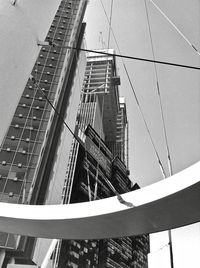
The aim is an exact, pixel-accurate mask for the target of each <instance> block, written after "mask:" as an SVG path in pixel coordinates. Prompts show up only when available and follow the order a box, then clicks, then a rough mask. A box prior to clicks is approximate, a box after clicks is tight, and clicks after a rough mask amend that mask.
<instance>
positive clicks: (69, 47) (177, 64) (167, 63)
mask: <svg viewBox="0 0 200 268" xmlns="http://www.w3.org/2000/svg"><path fill="white" fill-rule="evenodd" d="M63 48H68V49H74V50H79V51H85V52H93V53H96V54H100V55H105V56H112V57H118V58H124V59H130V60H137V61H144V62H151V63H158V64H163V65H169V66H174V67H181V68H188V69H194V70H200V67H197V66H192V65H185V64H179V63H172V62H166V61H158V60H151V59H147V58H140V57H134V56H128V55H122V54H116V53H113V54H112V53H109V52H104V51H98V50H92V49H85V48H78V47H72V46H64V47H63Z"/></svg>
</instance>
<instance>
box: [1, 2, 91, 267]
mask: <svg viewBox="0 0 200 268" xmlns="http://www.w3.org/2000/svg"><path fill="white" fill-rule="evenodd" d="M86 4H87V1H86V0H73V1H72V0H62V1H61V2H60V5H59V8H58V10H57V12H56V15H55V17H54V19H53V21H52V24H51V27H50V29H49V31H48V34H47V37H46V39H45V41H44V42H42V43H38V45H40V46H41V50H40V54H39V56H38V59H37V61H36V63H35V65H34V68H33V70H32V79H29V81H28V82H27V84H26V87H25V89H24V92H23V94H22V96H21V99H20V101H19V103H18V106H17V108H16V111H15V113H14V116H13V118H12V122H11V125H10V126H9V129H8V131H7V133H6V136H5V137H4V140H3V143H2V144H1V151H0V163H1V165H0V201H1V202H11V203H23V204H45V203H60V202H61V193H62V187H63V182H64V179H65V172H66V170H65V166H61V162H62V161H63V162H64V161H67V159H68V153H67V152H68V151H69V147H70V145H71V140H70V138H72V136H71V134H69V132H67V131H66V129H64V128H63V122H62V120H61V119H60V118H61V117H62V118H63V119H65V120H67V122H68V124H69V126H70V127H71V128H72V129H73V128H74V126H75V115H76V112H77V108H78V102H79V91H80V84H82V80H83V74H84V69H85V56H84V55H83V54H79V53H78V52H76V51H74V50H70V49H68V46H77V47H81V46H82V40H83V34H84V28H85V25H84V24H82V20H83V15H84V11H85V8H86ZM55 110H56V111H57V112H55ZM57 113H59V114H60V117H58V115H57ZM66 136H67V138H66ZM69 137H70V138H69ZM63 148H65V152H64V151H63V150H64V149H63ZM42 244H45V242H44V241H43V240H40V239H34V238H28V237H22V236H18V235H12V234H5V233H0V253H1V254H0V265H1V266H2V267H6V265H7V263H9V262H12V263H16V264H18V263H20V264H34V263H36V264H39V265H40V263H41V260H39V257H38V252H39V251H40V250H41V248H45V245H43V247H42V246H41V245H42ZM48 245H49V242H47V241H46V248H48ZM44 254H45V250H44V253H42V252H41V258H43V256H44Z"/></svg>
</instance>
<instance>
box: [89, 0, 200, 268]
mask: <svg viewBox="0 0 200 268" xmlns="http://www.w3.org/2000/svg"><path fill="white" fill-rule="evenodd" d="M102 3H103V5H104V8H105V10H106V12H107V16H108V18H110V7H111V0H90V1H89V4H88V7H87V10H86V16H85V21H86V22H87V27H86V35H85V37H86V46H87V48H88V49H97V48H105V47H107V45H108V35H109V24H108V21H107V19H106V16H105V13H104V10H103V8H102ZM154 3H155V4H156V5H158V6H159V8H160V9H161V10H162V11H163V12H164V13H165V14H166V15H167V16H168V17H169V18H170V20H171V21H172V22H173V23H174V24H175V25H176V27H178V29H179V30H180V31H181V32H182V33H183V34H184V36H185V37H187V39H188V40H189V41H190V43H191V44H193V45H194V46H195V47H196V48H197V49H198V50H200V42H199V36H200V23H199V21H200V2H199V1H198V0H192V1H187V0H168V1H165V0H155V1H154ZM146 4H147V10H148V16H149V21H150V28H151V36H152V41H153V49H154V54H155V58H156V60H159V61H167V62H173V63H179V64H184V65H192V66H200V56H199V55H198V54H197V53H196V52H195V50H194V49H193V48H192V47H191V46H190V45H189V44H188V43H187V42H186V41H185V40H184V39H183V37H182V36H181V35H180V34H179V33H178V32H177V31H176V30H175V29H174V27H173V26H172V25H170V23H169V22H168V21H167V20H166V18H164V16H163V15H162V14H161V13H160V12H159V11H158V10H157V9H156V8H155V6H154V5H153V4H152V2H151V1H150V0H146ZM111 26H112V29H113V31H114V33H115V37H116V39H117V42H118V46H119V48H120V51H121V54H122V55H129V56H134V57H141V58H148V59H153V55H152V46H151V41H150V33H149V28H148V23H147V14H146V11H145V0H113V11H112V21H111ZM110 47H111V48H114V49H115V50H116V53H119V51H118V50H117V46H116V44H115V41H114V39H113V37H112V34H111V38H110ZM125 65H126V67H127V69H128V72H129V75H130V78H131V81H132V84H133V86H134V90H135V92H136V95H137V98H138V100H139V103H140V108H141V110H142V113H143V115H144V118H145V120H146V122H147V125H148V128H149V131H150V133H151V137H152V140H153V143H154V145H155V148H156V151H157V152H158V154H159V157H160V159H161V162H162V164H163V166H164V169H165V172H166V173H167V176H169V169H168V163H167V152H166V142H165V137H164V130H163V121H162V117H161V108H160V104H159V97H158V93H157V87H156V83H157V80H156V76H155V69H154V65H153V64H152V63H145V62H139V61H135V60H127V59H126V60H125ZM117 66H118V74H119V75H120V77H121V86H120V95H121V96H124V97H125V98H126V105H127V113H128V121H129V158H130V160H129V168H130V171H131V179H132V180H133V181H134V182H137V183H139V185H140V186H141V187H143V186H146V185H149V184H151V183H153V182H156V181H158V180H161V179H163V177H162V174H161V171H160V168H159V165H158V161H157V158H156V156H155V150H154V148H153V146H152V142H151V140H150V138H149V134H148V132H147V129H146V127H145V124H144V121H143V119H142V116H141V113H140V111H139V109H138V105H137V103H136V101H135V98H134V95H133V92H132V90H131V87H130V84H129V82H128V79H127V77H126V74H125V71H124V68H123V65H122V61H121V59H119V58H117ZM156 68H157V74H158V83H159V88H160V96H161V105H162V109H163V117H164V123H165V127H166V135H167V140H168V146H169V151H170V156H171V161H172V167H173V173H176V172H178V171H180V170H183V169H184V168H186V167H188V166H190V165H191V164H193V163H195V162H197V161H199V159H200V105H199V103H200V95H199V94H200V91H199V88H200V76H199V71H198V70H191V69H186V68H180V67H172V66H166V65H165V66H164V65H158V64H157V65H156ZM199 234H200V227H199V225H195V226H193V227H192V228H190V227H185V228H182V229H179V230H177V231H173V244H174V252H175V257H174V258H175V261H176V266H175V268H179V267H181V268H184V267H194V268H195V267H198V265H199V264H198V263H197V259H195V258H196V257H195V256H198V254H195V253H196V251H195V245H196V248H198V245H200V235H199ZM198 235H199V236H198ZM151 237H152V239H151V249H152V252H153V253H152V254H151V256H150V260H149V267H150V268H151V267H153V268H157V267H159V268H160V267H161V266H160V265H161V264H160V263H159V261H161V263H163V260H165V261H164V263H165V264H166V268H168V267H170V265H169V256H168V252H169V251H168V247H167V246H165V245H166V244H167V243H166V241H167V240H166V239H167V238H166V233H163V234H155V235H153V236H151ZM161 237H162V239H161ZM188 239H190V240H188ZM187 240H188V241H190V242H191V243H192V244H193V248H194V249H193V253H192V252H191V255H190V254H189V255H188V259H190V261H191V258H190V257H191V256H192V259H193V263H192V265H191V262H190V264H188V262H187V260H188V259H187V260H186V259H184V257H183V256H186V255H187V254H188V247H187V246H186V244H188V243H187ZM183 245H184V246H183ZM163 246H164V247H163ZM188 246H189V245H188ZM186 252H187V254H186ZM181 256H182V257H181ZM181 260H182V262H181ZM188 265H189V266H188ZM162 267H163V266H162Z"/></svg>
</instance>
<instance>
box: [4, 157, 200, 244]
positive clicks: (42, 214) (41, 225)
mask: <svg viewBox="0 0 200 268" xmlns="http://www.w3.org/2000/svg"><path fill="white" fill-rule="evenodd" d="M198 189H200V162H198V163H196V164H194V165H193V166H191V167H189V168H187V169H185V170H184V171H181V172H179V173H177V174H175V175H173V176H172V177H170V178H168V179H166V180H162V181H160V182H157V183H155V184H153V185H150V186H147V187H144V188H142V189H139V190H137V191H133V192H129V193H126V194H123V195H122V197H123V199H124V200H126V201H127V202H131V203H132V204H133V205H134V207H133V208H128V207H126V206H124V205H123V204H121V203H119V202H118V200H117V198H116V197H111V198H107V199H103V200H97V201H93V202H84V203H76V204H69V205H45V206H41V205H17V204H7V203H0V231H3V232H11V233H17V234H22V235H29V236H35V237H46V238H66V239H87V238H88V239H89V238H91V239H92V238H109V237H120V236H125V235H138V234H142V233H150V232H157V231H161V230H165V229H168V228H170V229H171V228H176V227H179V226H182V225H185V224H190V223H194V222H197V221H199V220H200V209H199V208H200V202H199V201H200V194H199V192H198Z"/></svg>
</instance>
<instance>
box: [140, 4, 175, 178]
mask: <svg viewBox="0 0 200 268" xmlns="http://www.w3.org/2000/svg"><path fill="white" fill-rule="evenodd" d="M144 4H145V11H146V17H147V24H148V29H149V37H150V42H151V50H152V55H153V59H155V51H154V45H153V37H152V31H151V26H150V19H149V13H148V8H147V2H146V0H144ZM153 65H154V70H155V77H156V86H157V93H158V99H159V106H160V111H161V118H162V124H163V131H164V137H165V144H166V151H167V161H168V168H169V174H170V176H171V175H172V172H173V171H172V162H171V155H170V150H169V143H168V138H167V131H166V125H165V119H164V112H163V105H162V99H161V92H160V85H159V79H158V70H157V66H156V63H155V62H154V64H153Z"/></svg>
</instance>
